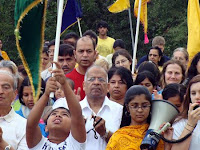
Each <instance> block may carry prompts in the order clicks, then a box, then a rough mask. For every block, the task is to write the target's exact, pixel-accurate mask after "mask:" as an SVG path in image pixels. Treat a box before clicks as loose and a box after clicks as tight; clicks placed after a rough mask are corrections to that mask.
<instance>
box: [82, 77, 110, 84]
mask: <svg viewBox="0 0 200 150" xmlns="http://www.w3.org/2000/svg"><path fill="white" fill-rule="evenodd" d="M96 79H97V80H98V81H99V82H100V83H107V80H105V79H104V78H102V77H88V78H87V79H86V81H88V82H94V81H96Z"/></svg>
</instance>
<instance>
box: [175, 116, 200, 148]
mask: <svg viewBox="0 0 200 150" xmlns="http://www.w3.org/2000/svg"><path fill="white" fill-rule="evenodd" d="M186 124H187V119H181V120H180V121H178V122H176V123H175V124H173V128H174V134H173V138H174V139H178V138H179V137H180V136H181V134H182V132H183V130H184V128H185V125H186ZM199 131H200V121H198V122H197V126H196V127H195V129H194V131H193V133H192V139H191V142H190V147H189V150H199V149H200V134H199Z"/></svg>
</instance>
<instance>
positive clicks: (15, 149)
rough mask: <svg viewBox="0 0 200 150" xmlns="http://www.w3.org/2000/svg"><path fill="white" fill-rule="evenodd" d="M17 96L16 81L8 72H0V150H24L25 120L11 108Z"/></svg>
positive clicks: (25, 145) (25, 147)
mask: <svg viewBox="0 0 200 150" xmlns="http://www.w3.org/2000/svg"><path fill="white" fill-rule="evenodd" d="M16 94H17V79H16V78H15V77H14V76H13V75H12V74H11V73H10V72H8V71H5V70H0V116H1V117H0V149H1V150H4V149H5V150H26V149H28V147H27V144H26V137H25V131H26V119H24V118H22V117H21V116H19V115H18V114H16V113H15V111H14V110H13V108H12V107H11V103H12V101H13V100H14V99H15V97H16Z"/></svg>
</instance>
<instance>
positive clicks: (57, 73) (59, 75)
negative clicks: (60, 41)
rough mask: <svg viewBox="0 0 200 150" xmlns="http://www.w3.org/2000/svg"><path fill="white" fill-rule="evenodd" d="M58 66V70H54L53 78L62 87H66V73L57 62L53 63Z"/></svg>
mask: <svg viewBox="0 0 200 150" xmlns="http://www.w3.org/2000/svg"><path fill="white" fill-rule="evenodd" d="M53 63H55V64H56V69H55V70H52V72H51V73H53V77H54V78H55V80H56V81H58V82H59V83H60V84H61V85H64V84H65V83H66V82H67V81H66V77H65V74H64V71H63V70H62V68H61V66H60V65H59V64H58V63H57V62H53Z"/></svg>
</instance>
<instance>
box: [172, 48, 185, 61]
mask: <svg viewBox="0 0 200 150" xmlns="http://www.w3.org/2000/svg"><path fill="white" fill-rule="evenodd" d="M177 51H179V52H183V54H184V55H185V59H186V60H188V58H189V54H188V52H187V49H186V48H184V47H178V48H176V49H175V50H174V51H173V57H174V53H175V52H177Z"/></svg>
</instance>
